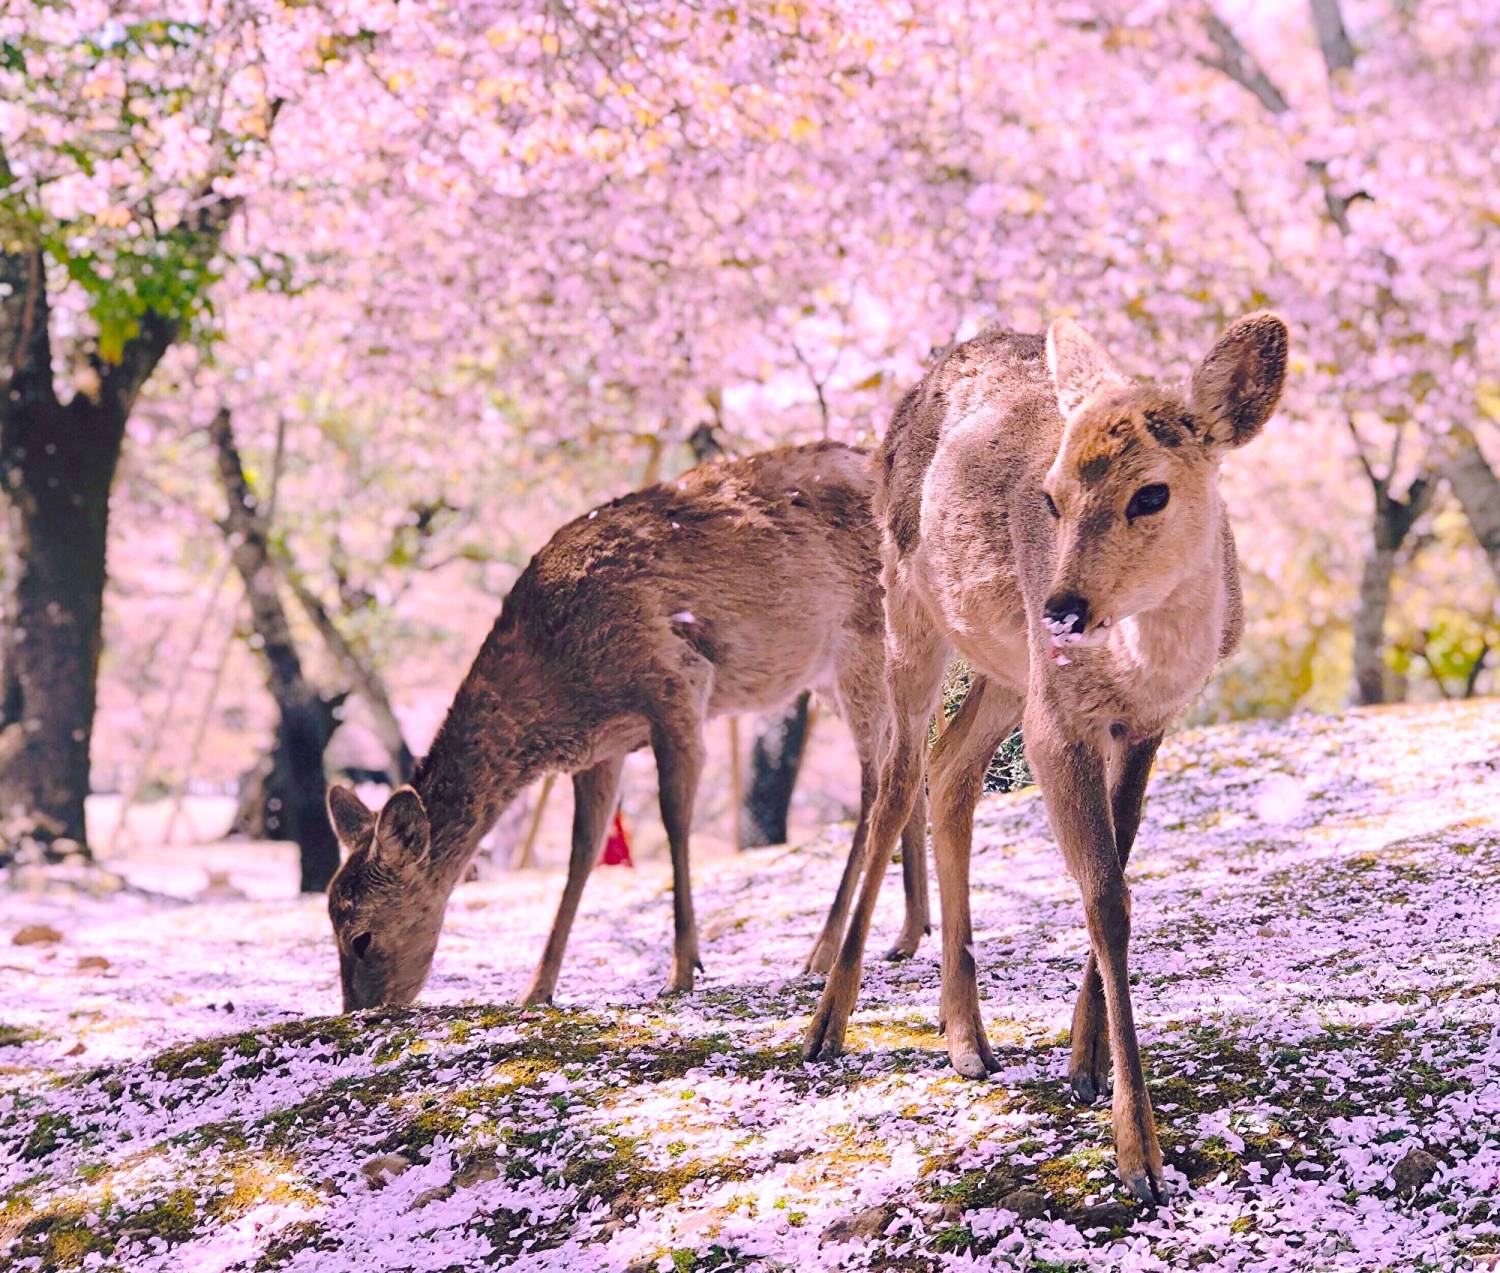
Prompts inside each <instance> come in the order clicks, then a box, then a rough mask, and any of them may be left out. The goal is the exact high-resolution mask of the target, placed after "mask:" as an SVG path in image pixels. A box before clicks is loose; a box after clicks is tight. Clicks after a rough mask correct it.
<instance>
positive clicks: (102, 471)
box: [0, 400, 124, 856]
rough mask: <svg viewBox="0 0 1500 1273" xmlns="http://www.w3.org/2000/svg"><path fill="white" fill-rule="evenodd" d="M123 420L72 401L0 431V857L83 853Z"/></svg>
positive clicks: (14, 418) (19, 418) (39, 404)
mask: <svg viewBox="0 0 1500 1273" xmlns="http://www.w3.org/2000/svg"><path fill="white" fill-rule="evenodd" d="M123 437H124V419H123V416H117V417H114V418H111V417H110V414H109V413H108V412H107V411H106V409H104V408H96V407H93V406H92V405H91V404H88V403H85V402H81V401H77V400H75V401H74V402H73V403H71V404H69V405H68V406H66V407H63V406H60V405H58V404H57V403H55V402H46V401H33V402H30V403H26V404H24V405H23V406H21V407H20V408H19V409H16V408H13V409H12V412H11V413H10V414H9V417H8V419H7V421H6V427H5V429H4V442H3V451H0V469H3V473H4V489H5V493H6V496H7V499H6V523H7V532H8V534H7V541H8V544H7V547H8V549H9V553H10V560H9V562H8V563H7V565H6V569H5V586H6V597H5V606H4V610H5V624H4V631H3V633H0V761H3V763H0V828H3V832H0V855H3V854H4V853H5V846H6V845H14V844H15V843H16V842H17V841H19V840H21V839H26V838H32V839H35V840H36V841H38V842H40V843H41V844H43V845H44V846H47V845H51V846H54V847H52V848H51V849H49V850H47V851H48V852H49V853H50V854H51V855H53V856H55V855H57V853H59V852H60V851H61V850H62V849H64V848H67V849H73V848H76V847H82V846H85V845H86V844H87V834H86V830H85V826H84V798H85V797H86V796H87V795H88V790H89V742H90V739H91V738H92V736H93V732H94V706H95V685H96V677H97V673H98V668H99V651H100V644H101V629H102V620H103V613H104V579H105V539H106V529H107V523H108V515H109V491H110V486H111V485H112V483H113V481H114V475H115V467H116V464H117V463H118V460H119V456H120V444H121V441H122V439H123Z"/></svg>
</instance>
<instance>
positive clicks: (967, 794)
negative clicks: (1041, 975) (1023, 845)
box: [932, 676, 1023, 1078]
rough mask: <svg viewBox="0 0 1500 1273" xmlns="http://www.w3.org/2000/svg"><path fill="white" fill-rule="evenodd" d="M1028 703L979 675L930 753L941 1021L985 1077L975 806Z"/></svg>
mask: <svg viewBox="0 0 1500 1273" xmlns="http://www.w3.org/2000/svg"><path fill="white" fill-rule="evenodd" d="M1022 707H1023V700H1022V698H1021V696H1020V695H1019V694H1016V693H1013V692H1012V691H1009V690H1006V689H1004V688H1003V687H1001V686H1000V685H997V684H996V683H995V682H993V681H991V680H988V679H987V678H985V677H982V676H980V677H976V678H975V680H974V684H973V685H972V686H971V687H970V689H969V693H968V695H967V697H965V699H964V702H963V706H962V707H961V708H959V711H958V715H957V716H955V717H954V718H953V723H952V724H950V725H949V726H948V728H947V729H946V730H945V731H944V732H943V735H942V737H941V738H939V739H938V743H937V747H936V748H935V749H934V750H933V754H932V849H933V857H934V858H936V859H937V873H938V889H939V891H940V893H941V896H942V906H943V990H942V1001H941V1009H940V1018H939V1019H940V1026H941V1028H942V1029H943V1030H944V1032H945V1033H946V1034H947V1036H948V1057H949V1059H950V1060H951V1061H952V1062H953V1068H954V1069H955V1070H957V1071H958V1072H959V1073H960V1074H963V1075H966V1076H967V1077H969V1078H983V1077H984V1076H985V1074H986V1073H988V1072H989V1071H990V1070H993V1069H995V1068H996V1065H995V1057H994V1054H993V1053H992V1052H991V1051H990V1045H989V1040H988V1038H987V1037H986V1035H985V1030H984V1021H983V1019H982V1017H981V1014H980V1010H979V982H978V978H977V972H978V968H977V964H976V961H975V958H974V928H973V922H972V920H971V919H970V914H969V857H970V854H971V852H972V850H973V844H974V805H975V804H976V803H977V802H978V800H979V796H980V793H981V792H982V791H983V789H984V775H985V773H986V771H987V770H988V769H989V767H990V761H991V759H992V758H993V757H994V755H995V748H997V747H998V746H999V745H1000V744H1001V743H1002V742H1004V741H1005V739H1006V737H1007V736H1008V735H1009V734H1010V732H1011V730H1013V729H1015V727H1016V722H1017V721H1019V720H1020V719H1021V710H1022Z"/></svg>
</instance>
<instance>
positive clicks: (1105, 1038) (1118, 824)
mask: <svg viewBox="0 0 1500 1273" xmlns="http://www.w3.org/2000/svg"><path fill="white" fill-rule="evenodd" d="M1160 745H1161V736H1160V735H1157V736H1156V737H1155V738H1148V739H1146V740H1145V741H1143V742H1139V743H1133V744H1130V745H1129V746H1126V747H1124V748H1123V749H1122V750H1121V752H1120V754H1119V758H1118V763H1117V765H1116V767H1115V773H1114V775H1113V780H1112V783H1111V785H1112V788H1113V790H1112V792H1111V795H1110V810H1111V813H1112V815H1113V819H1114V828H1115V849H1116V851H1117V852H1118V853H1119V855H1120V867H1121V869H1124V867H1125V865H1126V864H1127V863H1128V862H1129V861H1130V850H1131V848H1132V846H1133V845H1134V844H1135V836H1136V832H1137V831H1138V830H1139V829H1140V825H1141V810H1142V808H1143V807H1144V805H1145V800H1146V780H1147V779H1148V778H1149V777H1150V776H1151V765H1152V762H1153V761H1154V760H1155V758H1156V749H1157V748H1158V747H1159V746H1160ZM1071 1038H1072V1043H1073V1055H1072V1060H1071V1062H1070V1064H1069V1066H1068V1082H1069V1085H1070V1086H1071V1087H1072V1089H1073V1095H1074V1096H1075V1097H1076V1098H1077V1099H1078V1100H1080V1101H1082V1102H1083V1103H1084V1104H1085V1105H1092V1104H1093V1103H1094V1101H1095V1100H1097V1099H1098V1098H1099V1096H1100V1095H1102V1094H1105V1093H1108V1092H1109V1091H1110V1088H1111V1086H1112V1081H1111V1074H1110V1055H1109V1028H1108V1022H1107V1014H1106V1012H1105V1007H1104V983H1103V981H1102V980H1100V977H1099V965H1098V962H1097V961H1096V960H1095V958H1094V952H1093V950H1092V949H1091V950H1090V951H1089V953H1088V957H1087V958H1086V959H1085V960H1084V964H1083V985H1082V986H1081V987H1080V988H1079V991H1078V1004H1077V1006H1076V1007H1075V1008H1074V1009H1073V1030H1072V1035H1071Z"/></svg>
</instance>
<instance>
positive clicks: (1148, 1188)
mask: <svg viewBox="0 0 1500 1273" xmlns="http://www.w3.org/2000/svg"><path fill="white" fill-rule="evenodd" d="M1120 1180H1121V1182H1122V1183H1123V1184H1124V1186H1125V1188H1126V1189H1127V1190H1129V1191H1130V1194H1131V1196H1132V1197H1133V1198H1135V1199H1136V1200H1137V1201H1138V1202H1144V1203H1145V1204H1146V1205H1147V1206H1160V1205H1161V1204H1162V1203H1164V1202H1166V1201H1167V1199H1168V1198H1170V1197H1171V1196H1172V1191H1171V1190H1170V1189H1169V1188H1167V1178H1166V1177H1165V1176H1164V1175H1163V1174H1162V1172H1161V1168H1159V1167H1150V1166H1147V1165H1145V1164H1142V1165H1140V1166H1138V1167H1136V1168H1134V1169H1133V1170H1130V1171H1126V1170H1125V1169H1124V1168H1121V1170H1120Z"/></svg>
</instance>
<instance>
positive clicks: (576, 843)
mask: <svg viewBox="0 0 1500 1273" xmlns="http://www.w3.org/2000/svg"><path fill="white" fill-rule="evenodd" d="M624 763H625V758H624V757H623V756H612V757H611V758H610V759H608V760H601V761H600V762H599V763H598V764H597V765H595V766H594V767H593V768H592V769H585V770H582V771H581V772H579V773H576V774H574V775H573V849H572V853H571V854H570V855H569V857H568V882H567V883H566V884H565V885H564V886H563V895H562V900H561V901H560V902H558V904H557V917H556V918H555V919H554V920H553V921H552V931H551V932H550V933H548V934H547V945H546V947H545V948H544V949H543V951H542V960H541V963H539V964H538V965H537V969H536V973H535V975H534V976H533V977H532V978H531V984H530V985H529V986H528V987H527V988H526V990H525V991H524V992H523V993H522V995H521V997H520V999H519V1000H518V1002H519V1003H520V1004H521V1005H522V1006H523V1007H534V1006H536V1005H537V1004H542V1003H551V1002H552V992H553V991H554V990H556V989H557V971H558V968H559V967H561V965H562V957H563V950H564V949H565V948H566V947H567V944H568V934H569V933H570V932H571V931H572V929H573V919H574V916H576V915H577V914H578V901H579V899H580V898H581V897H582V896H583V886H584V885H585V884H586V883H588V878H589V872H590V871H592V870H593V869H594V863H595V862H597V861H598V860H599V850H600V848H601V847H602V846H603V844H604V834H605V832H606V831H607V830H608V829H609V818H610V815H611V814H612V813H614V811H615V798H616V797H617V796H618V795H619V792H620V769H621V767H622V766H623V765H624Z"/></svg>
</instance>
